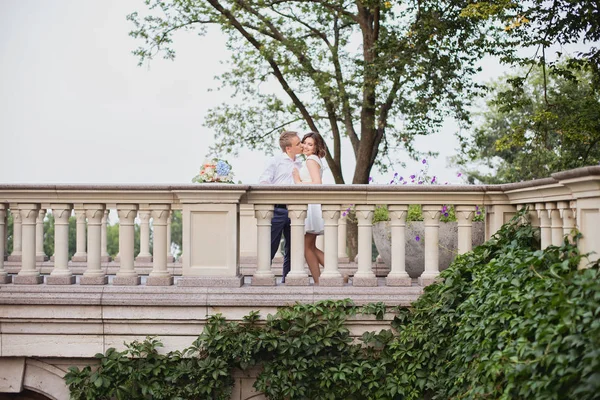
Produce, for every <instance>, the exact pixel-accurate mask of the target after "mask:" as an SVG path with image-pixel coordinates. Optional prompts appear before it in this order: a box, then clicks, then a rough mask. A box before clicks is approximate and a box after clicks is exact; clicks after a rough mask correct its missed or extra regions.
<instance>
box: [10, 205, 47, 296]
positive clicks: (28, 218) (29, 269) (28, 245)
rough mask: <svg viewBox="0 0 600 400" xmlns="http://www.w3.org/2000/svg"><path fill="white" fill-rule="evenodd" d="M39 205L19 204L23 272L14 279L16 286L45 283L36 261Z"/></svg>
mask: <svg viewBox="0 0 600 400" xmlns="http://www.w3.org/2000/svg"><path fill="white" fill-rule="evenodd" d="M39 210H40V205H39V204H19V213H20V214H21V237H22V246H23V247H22V254H21V270H20V271H19V274H18V275H17V276H15V277H14V279H13V283H14V284H16V285H36V284H40V283H42V281H43V278H42V277H41V276H40V271H38V269H37V268H36V261H35V238H36V235H35V227H36V224H37V217H38V212H39Z"/></svg>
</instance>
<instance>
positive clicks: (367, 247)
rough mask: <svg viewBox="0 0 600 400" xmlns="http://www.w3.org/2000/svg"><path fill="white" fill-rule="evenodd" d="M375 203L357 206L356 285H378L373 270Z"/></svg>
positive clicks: (354, 280) (354, 282)
mask: <svg viewBox="0 0 600 400" xmlns="http://www.w3.org/2000/svg"><path fill="white" fill-rule="evenodd" d="M374 210H375V206H373V205H358V206H356V219H357V220H358V255H357V257H356V258H357V259H358V269H357V271H356V273H355V274H354V278H353V279H352V285H354V286H377V277H376V276H375V273H374V272H373V261H372V257H373V211H374Z"/></svg>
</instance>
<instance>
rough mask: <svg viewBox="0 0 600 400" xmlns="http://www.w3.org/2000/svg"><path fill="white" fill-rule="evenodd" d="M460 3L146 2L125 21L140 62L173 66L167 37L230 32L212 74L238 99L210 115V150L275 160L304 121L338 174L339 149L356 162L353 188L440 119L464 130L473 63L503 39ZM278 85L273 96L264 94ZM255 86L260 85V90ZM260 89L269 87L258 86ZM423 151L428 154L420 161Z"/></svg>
mask: <svg viewBox="0 0 600 400" xmlns="http://www.w3.org/2000/svg"><path fill="white" fill-rule="evenodd" d="M468 4H469V2H468V1H465V0H435V1H434V0H407V1H405V2H392V1H383V0H357V1H349V0H332V1H324V0H247V1H242V0H196V1H192V0H188V1H184V0H173V1H162V0H146V5H147V6H148V7H149V9H150V14H149V15H146V16H145V17H141V16H140V15H139V14H138V13H137V12H134V13H132V14H131V15H129V16H128V19H129V20H131V21H132V22H133V23H134V24H135V29H134V30H133V31H132V32H131V33H130V35H131V36H133V37H134V38H138V39H141V40H143V41H144V42H145V43H144V46H143V47H140V48H138V49H137V50H135V51H134V54H136V55H137V56H138V57H139V60H140V64H141V63H143V62H144V61H146V60H151V59H152V58H153V57H155V56H156V55H157V54H160V53H162V54H163V56H164V57H165V58H167V59H173V58H174V57H175V52H174V50H173V49H172V47H171V45H172V43H173V40H174V39H173V34H174V33H175V32H177V31H188V30H192V29H195V28H197V29H198V30H199V33H200V34H201V35H204V34H206V32H207V30H206V26H208V25H216V26H218V27H219V28H220V29H221V30H222V31H223V32H224V34H225V35H226V36H227V46H228V48H229V49H230V50H231V53H232V58H231V60H230V69H229V70H228V71H226V72H225V73H223V74H222V75H221V76H220V80H221V83H222V86H223V87H232V88H233V89H235V94H236V96H237V99H238V102H237V103H228V104H223V105H220V106H218V107H216V108H214V109H212V110H211V111H210V113H209V115H208V117H207V119H206V125H207V126H208V127H211V128H213V129H214V130H215V132H216V138H215V140H216V142H215V145H214V146H213V147H212V151H214V152H215V153H217V154H218V155H222V154H223V153H232V154H235V153H236V152H237V151H238V149H239V147H240V146H247V147H250V148H254V149H259V150H263V151H265V152H272V151H273V149H276V148H277V146H276V145H275V140H276V139H277V137H278V133H279V131H280V130H282V129H283V128H284V127H286V126H288V125H290V124H292V123H296V122H298V121H303V122H304V123H305V124H306V126H308V128H309V129H310V130H312V131H316V132H320V133H322V134H323V136H324V137H325V138H326V140H327V145H328V149H327V155H326V160H327V163H328V165H329V167H330V169H331V171H332V173H333V177H334V179H335V182H336V183H344V182H345V178H344V177H343V175H342V151H341V148H342V147H341V146H342V141H343V140H345V139H347V140H349V141H350V144H351V146H352V149H353V151H354V157H355V160H356V168H355V170H354V175H353V178H352V183H368V179H369V175H370V171H371V169H372V167H373V166H374V165H375V166H377V167H379V168H380V169H381V170H385V169H386V167H387V166H388V165H390V163H393V162H394V161H398V158H399V152H400V151H401V150H406V151H407V152H408V153H409V154H410V155H411V156H413V157H418V156H420V155H422V154H423V153H419V152H418V151H417V150H416V149H415V147H414V139H415V137H417V136H418V135H426V134H429V133H431V132H433V131H435V130H437V129H438V128H439V127H440V126H441V124H442V122H443V119H444V117H446V116H449V115H450V116H453V117H454V118H456V119H457V120H458V121H459V122H460V123H462V124H467V123H468V122H469V115H468V112H467V111H466V107H467V106H468V105H469V103H470V98H471V96H472V95H473V94H474V93H475V92H476V91H477V89H478V86H477V85H476V84H475V83H474V82H473V81H472V80H471V77H472V76H473V74H475V73H476V72H477V69H476V68H475V67H474V65H475V63H476V62H477V61H478V60H480V59H481V57H482V56H483V55H484V54H486V53H495V52H496V50H497V48H498V47H497V46H498V44H499V43H504V42H503V40H504V39H503V38H504V34H503V30H502V29H499V28H500V27H498V26H495V25H491V24H489V23H488V22H487V21H485V20H483V19H482V18H479V17H475V18H471V17H468V16H464V15H463V10H464V9H465V7H466V6H467V5H468ZM265 82H276V83H277V84H278V86H279V88H280V89H281V90H280V92H269V93H267V92H265V91H261V88H262V87H264V86H265V85H264V84H265ZM261 85H262V86H261ZM267 86H268V85H267ZM427 154H430V155H431V153H427Z"/></svg>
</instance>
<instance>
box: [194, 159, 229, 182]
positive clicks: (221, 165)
mask: <svg viewBox="0 0 600 400" xmlns="http://www.w3.org/2000/svg"><path fill="white" fill-rule="evenodd" d="M192 182H194V183H234V182H233V172H232V171H231V165H229V163H228V162H227V161H225V160H220V159H218V158H213V159H212V160H205V161H204V163H203V164H202V167H201V168H200V173H199V174H198V175H196V176H195V177H194V179H192Z"/></svg>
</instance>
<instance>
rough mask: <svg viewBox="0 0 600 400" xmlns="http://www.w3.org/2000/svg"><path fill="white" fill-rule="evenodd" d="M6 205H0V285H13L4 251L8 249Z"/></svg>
mask: <svg viewBox="0 0 600 400" xmlns="http://www.w3.org/2000/svg"><path fill="white" fill-rule="evenodd" d="M6 225H8V224H7V223H6V205H4V204H1V203H0V283H11V282H12V277H11V276H10V275H8V273H7V272H6V270H5V269H4V250H5V249H6V247H5V246H6V231H5V228H6Z"/></svg>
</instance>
